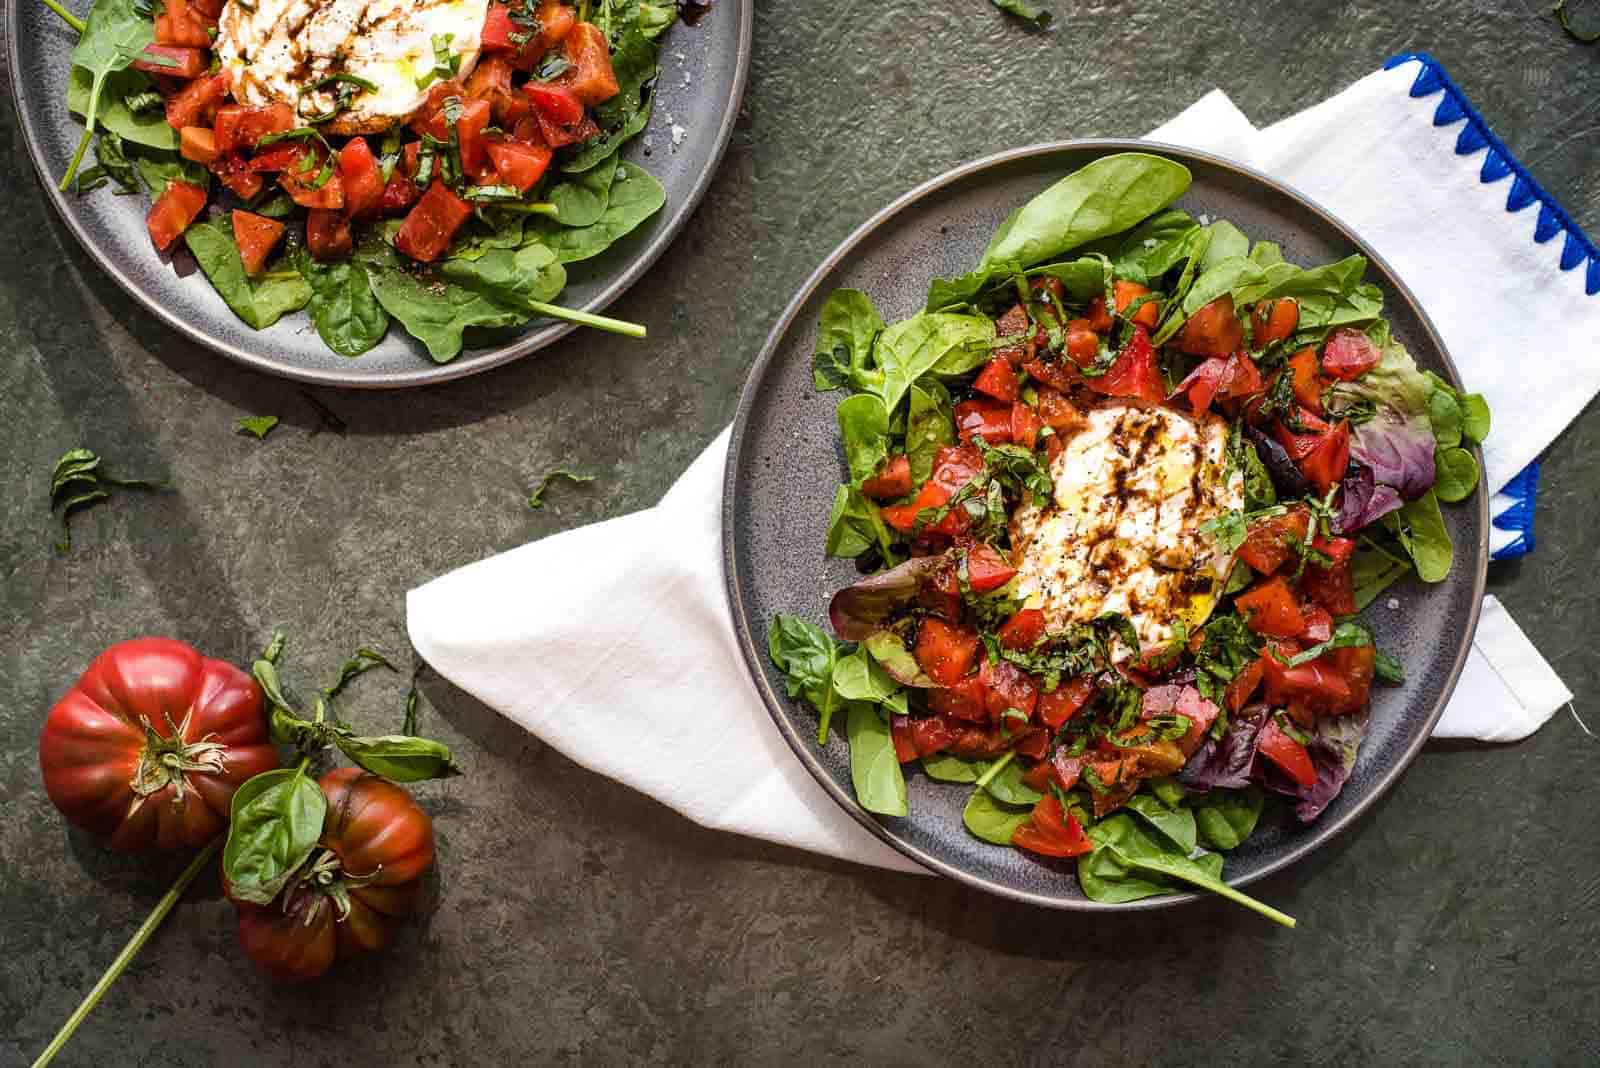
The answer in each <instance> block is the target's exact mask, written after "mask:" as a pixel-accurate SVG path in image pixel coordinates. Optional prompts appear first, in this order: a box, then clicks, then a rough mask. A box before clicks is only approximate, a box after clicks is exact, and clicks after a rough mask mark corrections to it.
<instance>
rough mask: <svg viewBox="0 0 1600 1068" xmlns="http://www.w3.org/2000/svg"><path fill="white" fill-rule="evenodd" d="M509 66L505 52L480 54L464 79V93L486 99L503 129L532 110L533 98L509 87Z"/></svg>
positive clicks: (475, 97)
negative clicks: (476, 63) (465, 90)
mask: <svg viewBox="0 0 1600 1068" xmlns="http://www.w3.org/2000/svg"><path fill="white" fill-rule="evenodd" d="M512 70H513V67H512V66H511V61H510V60H509V59H507V58H506V57H505V56H493V55H484V56H483V57H482V58H481V59H479V60H478V65H477V66H476V67H474V68H472V76H471V77H470V78H468V79H467V95H468V96H469V97H471V98H472V99H473V100H483V101H486V102H487V103H488V105H489V112H490V114H491V115H493V116H494V121H495V122H496V123H498V124H499V125H500V126H502V127H505V128H507V129H509V128H510V127H512V126H515V125H516V124H517V123H518V122H520V121H521V120H522V119H524V118H526V117H527V116H528V115H530V114H532V112H533V101H531V100H529V99H528V97H527V95H526V94H524V93H519V92H517V91H516V90H515V89H513V88H512V86H511V72H512Z"/></svg>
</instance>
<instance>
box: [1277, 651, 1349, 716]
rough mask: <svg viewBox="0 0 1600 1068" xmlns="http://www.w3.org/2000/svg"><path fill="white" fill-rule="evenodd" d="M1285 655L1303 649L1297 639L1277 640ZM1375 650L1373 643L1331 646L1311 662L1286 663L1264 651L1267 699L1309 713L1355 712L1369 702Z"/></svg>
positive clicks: (1293, 710) (1291, 709) (1278, 704)
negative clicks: (1293, 640)
mask: <svg viewBox="0 0 1600 1068" xmlns="http://www.w3.org/2000/svg"><path fill="white" fill-rule="evenodd" d="M1272 644H1273V647H1274V648H1275V649H1276V650H1277V651H1278V652H1279V653H1280V654H1281V655H1283V656H1284V657H1285V658H1292V657H1293V656H1294V655H1295V654H1296V653H1298V652H1300V647H1299V645H1297V644H1296V643H1294V642H1274V643H1272ZM1375 659H1376V653H1375V651H1374V649H1373V648H1372V646H1370V645H1361V646H1352V647H1350V648H1347V649H1331V650H1329V651H1328V652H1326V653H1324V654H1323V655H1321V656H1319V657H1317V658H1316V659H1315V660H1312V661H1310V662H1309V663H1305V664H1300V665H1298V666H1296V667H1286V666H1285V665H1284V664H1283V663H1282V662H1281V661H1279V660H1278V659H1277V657H1274V656H1272V655H1271V654H1270V653H1268V654H1264V655H1263V656H1262V659H1261V663H1262V665H1263V667H1264V668H1265V678H1266V691H1265V693H1266V699H1267V702H1268V703H1269V704H1272V705H1274V706H1279V707H1287V708H1288V709H1289V710H1290V712H1291V714H1293V713H1294V712H1296V711H1297V710H1304V711H1307V712H1310V713H1328V714H1330V715H1339V714H1343V713H1347V712H1355V711H1358V710H1359V709H1361V708H1362V707H1363V706H1364V705H1365V704H1366V703H1367V693H1368V690H1369V688H1370V687H1371V684H1372V673H1373V664H1374V662H1375Z"/></svg>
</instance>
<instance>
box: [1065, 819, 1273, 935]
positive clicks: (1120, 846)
mask: <svg viewBox="0 0 1600 1068" xmlns="http://www.w3.org/2000/svg"><path fill="white" fill-rule="evenodd" d="M1089 837H1090V839H1091V840H1093V842H1094V844H1095V847H1096V848H1095V852H1094V853H1091V854H1088V855H1087V857H1093V856H1095V855H1096V854H1098V853H1100V852H1101V851H1105V852H1108V853H1110V854H1111V855H1112V859H1114V860H1115V861H1116V862H1117V864H1118V865H1120V866H1121V867H1122V868H1123V869H1125V870H1126V871H1127V872H1128V873H1129V874H1131V875H1133V876H1134V877H1135V878H1137V879H1140V880H1141V881H1144V880H1148V878H1149V876H1151V875H1155V876H1161V877H1166V878H1168V879H1176V880H1178V881H1180V882H1185V883H1191V884H1193V885H1195V886H1198V887H1200V888H1201V889H1203V890H1210V891H1211V892H1212V893H1214V894H1220V895H1221V896H1223V897H1225V898H1228V899H1229V900H1230V901H1233V902H1236V903H1237V904H1240V905H1243V906H1245V907H1246V908H1249V909H1252V910H1254V911H1255V912H1257V913H1260V914H1261V915H1262V916H1265V917H1266V918H1267V919H1269V920H1272V921H1274V922H1276V923H1281V924H1283V925H1284V926H1285V927H1293V926H1294V925H1295V924H1294V918H1293V917H1292V916H1286V915H1284V914H1283V913H1282V912H1279V911H1278V910H1277V909H1274V908H1272V907H1271V906H1269V905H1265V904H1263V903H1261V902H1259V901H1257V900H1256V899H1255V898H1253V897H1250V896H1249V895H1247V894H1244V893H1241V892H1240V891H1238V890H1235V889H1234V888H1233V887H1231V886H1229V885H1228V884H1227V883H1225V882H1223V881H1222V865H1221V858H1220V857H1217V856H1216V854H1214V853H1213V854H1207V855H1204V856H1202V857H1200V858H1194V859H1191V858H1190V857H1189V855H1188V854H1187V853H1185V852H1181V851H1179V849H1177V848H1176V847H1174V846H1173V845H1172V843H1171V842H1170V841H1168V840H1167V839H1166V838H1165V836H1157V835H1155V834H1153V833H1151V832H1150V831H1147V830H1145V829H1144V827H1143V825H1141V824H1140V823H1139V821H1137V820H1135V819H1134V818H1133V816H1132V815H1130V814H1128V813H1125V812H1119V813H1117V814H1115V815H1113V816H1110V817H1109V818H1107V819H1104V820H1101V821H1100V822H1099V823H1097V824H1095V825H1094V827H1092V828H1091V829H1090V831H1089ZM1213 857H1215V858H1216V859H1215V860H1213V859H1212V858H1213ZM1086 866H1087V865H1085V864H1084V863H1083V862H1082V861H1080V863H1079V869H1078V873H1079V879H1080V881H1083V872H1084V868H1085V867H1086ZM1098 874H1099V873H1096V875H1098ZM1147 885H1153V884H1147ZM1084 892H1085V893H1086V894H1089V893H1090V890H1089V883H1088V882H1084ZM1091 896H1092V895H1091ZM1124 900H1126V899H1124Z"/></svg>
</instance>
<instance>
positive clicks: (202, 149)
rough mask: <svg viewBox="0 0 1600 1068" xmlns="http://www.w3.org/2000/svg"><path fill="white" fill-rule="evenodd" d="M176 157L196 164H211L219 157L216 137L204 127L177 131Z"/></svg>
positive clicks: (189, 127)
mask: <svg viewBox="0 0 1600 1068" xmlns="http://www.w3.org/2000/svg"><path fill="white" fill-rule="evenodd" d="M178 155H180V156H182V157H183V158H184V159H192V160H194V161H195V162H196V163H212V162H214V161H215V160H216V158H217V157H218V156H219V155H221V153H219V152H218V151H217V137H216V135H215V134H213V133H212V132H211V131H210V130H208V129H206V128H205V127H204V126H185V127H184V128H183V129H181V130H179V131H178Z"/></svg>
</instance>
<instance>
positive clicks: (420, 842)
mask: <svg viewBox="0 0 1600 1068" xmlns="http://www.w3.org/2000/svg"><path fill="white" fill-rule="evenodd" d="M318 785H319V786H321V787H322V793H323V796H325V797H326V798H327V799H328V814H327V816H326V817H324V819H323V821H322V838H321V840H320V841H318V843H317V847H316V848H315V849H313V850H312V851H311V856H310V857H309V858H308V859H307V860H306V863H305V865H304V866H303V867H301V869H300V870H299V871H298V872H296V873H295V874H294V876H293V877H291V878H290V880H289V885H288V886H287V887H286V888H285V889H284V890H283V892H282V893H281V894H279V895H278V897H277V898H276V899H275V900H274V901H273V902H272V904H270V905H253V904H250V903H249V902H245V901H239V900H238V899H233V903H234V905H235V906H236V907H237V908H238V910H239V943H240V944H241V945H242V946H244V951H245V952H246V953H248V954H249V955H250V959H251V960H253V961H255V962H256V964H257V965H258V966H259V967H260V968H261V970H262V971H264V972H266V973H267V974H268V975H270V976H272V977H273V978H274V979H279V980H282V981H284V982H289V983H299V982H305V981H306V980H309V979H315V978H316V977H317V976H319V975H321V974H322V973H323V972H326V971H327V970H328V969H329V968H331V967H332V966H333V963H334V961H336V960H339V959H342V958H344V957H349V956H353V955H354V954H357V953H362V952H365V951H367V950H375V949H382V948H383V947H384V946H386V945H388V944H389V940H390V938H392V937H393V936H394V928H395V926H396V925H397V924H398V923H399V922H400V920H402V919H403V918H405V917H406V916H407V915H409V914H410V913H411V911H412V909H414V908H415V907H416V904H417V895H418V893H419V892H420V891H421V888H422V883H421V878H422V876H423V874H424V873H425V872H426V871H427V870H428V869H429V868H430V867H432V865H433V821H432V820H430V819H429V818H428V814H427V813H426V812H424V811H422V809H420V808H418V807H417V805H416V802H414V801H412V800H411V795H410V794H408V793H406V792H405V791H404V790H402V789H401V788H400V787H398V786H396V785H395V784H394V783H392V782H389V781H388V780H386V779H380V778H378V777H377V776H375V775H368V774H367V773H366V772H364V771H362V770H361V769H360V768H339V769H337V770H335V771H330V772H328V773H327V774H326V775H324V776H323V777H322V778H321V779H319V780H318ZM223 888H224V889H225V890H230V894H229V896H230V897H232V894H231V888H230V887H228V886H227V885H226V881H224V887H223Z"/></svg>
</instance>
